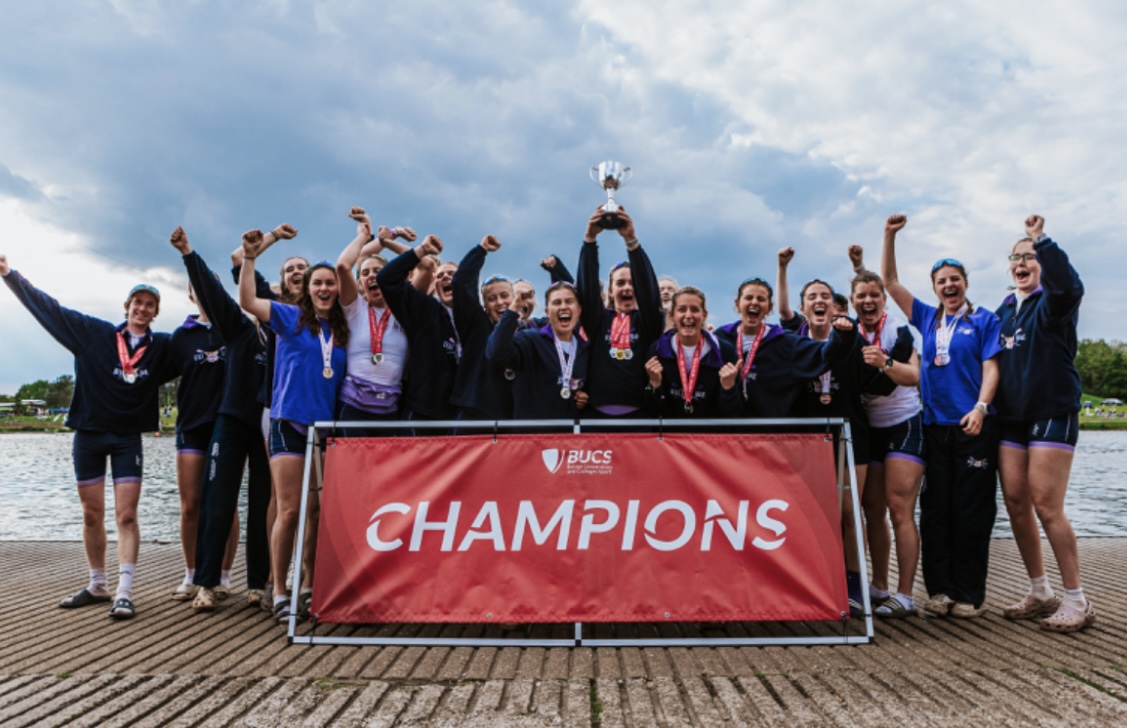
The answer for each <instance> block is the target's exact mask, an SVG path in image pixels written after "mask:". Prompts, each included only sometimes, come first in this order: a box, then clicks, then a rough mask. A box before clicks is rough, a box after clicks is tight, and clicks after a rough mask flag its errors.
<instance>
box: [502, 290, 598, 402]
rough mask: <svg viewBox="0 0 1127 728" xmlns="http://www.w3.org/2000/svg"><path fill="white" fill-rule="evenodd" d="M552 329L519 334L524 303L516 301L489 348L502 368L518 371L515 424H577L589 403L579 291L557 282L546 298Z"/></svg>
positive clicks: (515, 384)
mask: <svg viewBox="0 0 1127 728" xmlns="http://www.w3.org/2000/svg"><path fill="white" fill-rule="evenodd" d="M544 308H545V309H546V311H547V314H548V325H547V326H545V327H543V328H541V329H525V330H523V331H519V332H518V331H517V322H518V321H519V319H520V311H521V302H520V300H518V299H515V298H514V299H513V300H512V302H511V303H510V305H509V309H508V310H507V311H505V312H504V313H503V314H501V318H500V320H499V321H498V322H497V326H496V327H495V328H494V329H493V333H491V334H490V335H489V340H488V341H487V342H486V345H485V355H486V357H487V358H488V360H489V361H490V363H491V364H492V365H493V366H494V367H497V368H501V369H504V368H508V369H511V370H513V372H514V373H515V375H516V376H515V378H514V379H513V419H518V420H540V419H553V420H554V419H566V420H574V419H575V418H576V417H577V416H578V414H579V410H581V409H583V408H584V407H585V406H586V404H587V393H586V392H585V391H583V387H584V385H585V383H586V381H587V372H588V364H589V356H590V348H589V347H588V344H587V341H586V340H585V339H584V338H583V337H581V336H579V334H578V333H577V330H578V328H579V320H580V315H581V308H580V305H579V298H578V296H577V295H576V292H575V286H573V285H571V284H570V283H564V282H562V281H561V282H558V283H553V284H552V285H551V286H549V287H548V290H547V291H545V293H544Z"/></svg>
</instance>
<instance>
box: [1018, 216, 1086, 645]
mask: <svg viewBox="0 0 1127 728" xmlns="http://www.w3.org/2000/svg"><path fill="white" fill-rule="evenodd" d="M1044 226H1045V220H1044V218H1042V217H1040V216H1039V215H1032V216H1030V217H1029V218H1028V219H1027V220H1026V221H1025V234H1026V237H1025V238H1024V239H1022V240H1019V241H1018V242H1017V243H1015V244H1014V246H1013V249H1012V250H1011V251H1010V276H1011V277H1012V278H1013V281H1014V286H1015V291H1014V293H1013V294H1011V295H1010V296H1008V297H1007V298H1006V300H1005V301H1003V302H1002V305H1001V306H999V307H998V311H997V314H998V316H999V318H1001V320H1002V336H1003V338H1004V341H1005V346H1004V348H1003V349H1002V353H1001V354H1000V355H999V356H998V366H999V369H1000V383H999V386H998V400H997V404H998V419H999V421H1000V422H1001V430H1002V434H1001V445H1002V446H1001V448H1000V449H999V451H998V468H999V471H1000V473H1001V476H1002V493H1003V495H1004V496H1005V501H1006V510H1007V511H1008V512H1009V515H1010V525H1011V526H1012V528H1013V532H1014V539H1015V540H1016V541H1017V546H1018V550H1019V551H1020V552H1021V559H1022V562H1024V564H1025V569H1026V572H1028V574H1029V580H1030V590H1029V594H1027V595H1026V596H1025V598H1024V599H1022V600H1021V601H1020V602H1018V603H1017V604H1014V605H1013V606H1011V607H1008V608H1007V609H1006V610H1005V612H1004V616H1005V617H1006V618H1007V619H1034V618H1037V617H1046V616H1047V619H1044V620H1042V621H1041V628H1042V629H1046V630H1050V631H1054V632H1076V631H1078V630H1081V629H1084V628H1085V627H1088V626H1090V625H1092V624H1093V623H1094V622H1095V621H1096V613H1095V610H1094V609H1093V608H1092V604H1091V602H1089V601H1088V600H1087V599H1086V598H1085V597H1084V590H1083V588H1082V587H1081V585H1080V557H1079V554H1078V553H1077V549H1076V534H1075V533H1073V531H1072V524H1071V523H1069V520H1068V516H1067V515H1065V513H1064V496H1065V491H1066V490H1067V489H1068V474H1069V471H1070V470H1071V468H1072V455H1073V450H1074V448H1075V446H1076V436H1077V430H1078V428H1079V416H1080V375H1079V373H1078V372H1077V370H1076V364H1075V359H1076V324H1077V320H1078V318H1079V311H1080V299H1081V298H1083V296H1084V285H1083V284H1082V283H1081V282H1080V276H1079V275H1077V273H1076V270H1075V269H1074V268H1073V267H1072V265H1071V264H1070V263H1069V261H1068V256H1067V255H1066V254H1065V252H1064V251H1063V250H1061V249H1060V247H1059V246H1058V245H1057V244H1056V243H1055V242H1053V241H1052V240H1050V239H1049V237H1048V236H1046V235H1045V233H1044ZM1034 515H1036V519H1035V518H1034ZM1038 520H1039V521H1040V522H1041V526H1042V528H1044V530H1045V536H1046V537H1047V538H1048V539H1049V545H1050V546H1051V547H1052V549H1053V554H1054V555H1055V556H1056V559H1057V567H1058V568H1059V569H1060V575H1061V581H1062V582H1063V583H1064V598H1063V599H1060V598H1058V597H1057V596H1056V595H1055V594H1053V590H1052V588H1051V587H1050V586H1049V581H1048V577H1047V576H1045V562H1044V559H1043V557H1042V554H1041V535H1040V533H1039V532H1038V530H1037V521H1038Z"/></svg>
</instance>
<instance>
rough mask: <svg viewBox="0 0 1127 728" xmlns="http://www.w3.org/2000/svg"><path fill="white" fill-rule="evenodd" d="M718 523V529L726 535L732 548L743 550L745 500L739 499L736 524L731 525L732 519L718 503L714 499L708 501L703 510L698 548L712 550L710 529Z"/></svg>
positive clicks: (745, 534) (745, 530) (745, 528)
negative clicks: (702, 526)
mask: <svg viewBox="0 0 1127 728" xmlns="http://www.w3.org/2000/svg"><path fill="white" fill-rule="evenodd" d="M717 524H719V525H720V530H721V531H722V532H723V533H724V535H725V536H727V537H728V543H730V544H732V548H733V549H735V550H736V551H743V550H744V541H745V540H747V501H740V504H739V508H738V510H737V512H736V525H735V526H733V525H732V520H731V519H730V518H727V517H725V516H724V510H723V509H722V508H721V507H720V504H719V503H717V502H716V501H714V500H710V501H709V502H708V507H707V508H705V510H704V528H703V529H702V533H701V535H700V550H701V551H711V550H712V529H713V526H715V525H717Z"/></svg>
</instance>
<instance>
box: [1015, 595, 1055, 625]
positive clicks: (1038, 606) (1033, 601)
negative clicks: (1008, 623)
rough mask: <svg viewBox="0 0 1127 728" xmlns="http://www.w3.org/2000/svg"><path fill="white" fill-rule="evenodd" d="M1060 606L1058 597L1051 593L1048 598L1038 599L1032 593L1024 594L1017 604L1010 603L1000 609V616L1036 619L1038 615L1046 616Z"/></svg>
mask: <svg viewBox="0 0 1127 728" xmlns="http://www.w3.org/2000/svg"><path fill="white" fill-rule="evenodd" d="M1059 607H1060V597H1058V596H1057V595H1055V594H1054V595H1053V596H1051V597H1049V598H1048V599H1038V598H1037V597H1035V596H1033V595H1032V594H1026V595H1025V598H1024V599H1022V600H1021V601H1020V602H1018V603H1017V604H1011V605H1010V606H1008V607H1006V608H1005V609H1003V610H1002V616H1003V617H1005V618H1006V619H1014V620H1017V619H1037V618H1038V617H1047V616H1049V615H1050V614H1052V613H1054V612H1056V611H1057V609H1058V608H1059Z"/></svg>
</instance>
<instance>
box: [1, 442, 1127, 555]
mask: <svg viewBox="0 0 1127 728" xmlns="http://www.w3.org/2000/svg"><path fill="white" fill-rule="evenodd" d="M71 439H72V435H71V434H70V433H49V434H48V433H42V434H40V433H34V434H22V433H13V434H4V435H0V499H2V503H3V508H0V539H3V540H34V541H75V540H79V539H81V538H82V511H81V509H80V508H79V505H78V497H77V495H75V488H74V471H73V469H72V466H71V455H70V448H71ZM175 446H176V443H175V439H174V438H173V437H172V436H171V435H166V436H165V437H145V438H144V449H145V481H144V490H143V492H142V495H141V505H140V512H139V514H138V517H139V521H140V523H141V537H142V538H143V539H144V540H145V541H153V540H156V541H166V542H176V541H178V540H179V508H180V499H179V496H178V495H177V492H176V457H175V454H176V453H175ZM1124 474H1127V432H1124V431H1111V432H1095V431H1085V432H1082V433H1080V444H1079V445H1078V446H1077V448H1076V460H1075V461H1074V463H1073V466H1072V483H1071V485H1070V486H1069V491H1068V497H1067V499H1066V501H1065V507H1066V510H1067V512H1068V515H1069V517H1070V518H1071V519H1072V525H1073V527H1074V528H1075V529H1076V534H1077V535H1078V536H1124V535H1127V478H1125V477H1124ZM245 493H246V488H245V487H244V488H243V497H242V498H241V500H240V512H241V513H243V514H244V515H243V517H244V518H245V509H246V497H245ZM107 501H112V498H110V497H109V494H107ZM107 510H109V503H107ZM106 528H107V532H108V534H109V538H111V539H113V538H115V537H116V535H115V534H116V529H115V528H114V525H113V521H112V519H107V524H106ZM994 535H995V536H996V537H1007V536H1009V535H1010V529H1009V520H1008V519H1007V517H1006V509H1005V506H1004V505H1003V504H1002V501H1001V493H1000V492H999V495H998V521H997V523H996V525H995V528H994Z"/></svg>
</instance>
